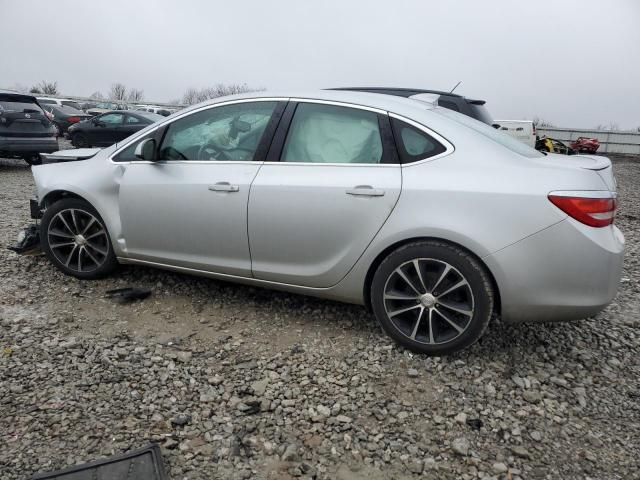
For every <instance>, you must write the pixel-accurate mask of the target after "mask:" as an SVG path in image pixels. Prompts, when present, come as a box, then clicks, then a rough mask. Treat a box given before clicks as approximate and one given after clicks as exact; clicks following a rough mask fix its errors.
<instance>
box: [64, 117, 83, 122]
mask: <svg viewBox="0 0 640 480" xmlns="http://www.w3.org/2000/svg"><path fill="white" fill-rule="evenodd" d="M67 121H68V122H69V123H78V122H79V121H80V117H69V118H67Z"/></svg>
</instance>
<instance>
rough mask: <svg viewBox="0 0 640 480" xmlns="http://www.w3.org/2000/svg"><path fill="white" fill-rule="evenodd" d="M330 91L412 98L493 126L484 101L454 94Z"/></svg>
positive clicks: (392, 89) (404, 90)
mask: <svg viewBox="0 0 640 480" xmlns="http://www.w3.org/2000/svg"><path fill="white" fill-rule="evenodd" d="M331 90H348V91H357V92H369V93H381V94H384V95H395V96H398V97H404V98H412V99H414V100H419V101H421V102H425V103H429V104H432V105H438V106H440V107H443V108H448V109H449V110H453V111H454V112H460V113H462V114H463V115H467V116H469V117H471V118H475V119H476V120H479V121H481V122H483V123H486V124H487V125H491V124H493V120H492V119H491V115H490V114H489V111H488V110H487V107H485V104H486V103H487V102H486V101H484V100H473V99H471V98H466V97H463V96H462V95H458V94H456V93H451V92H443V91H440V90H424V89H419V88H396V87H342V88H333V89H331Z"/></svg>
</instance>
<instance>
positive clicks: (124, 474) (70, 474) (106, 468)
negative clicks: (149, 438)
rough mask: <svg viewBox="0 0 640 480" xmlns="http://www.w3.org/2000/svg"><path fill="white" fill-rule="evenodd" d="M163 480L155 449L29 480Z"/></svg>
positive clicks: (109, 458) (164, 475)
mask: <svg viewBox="0 0 640 480" xmlns="http://www.w3.org/2000/svg"><path fill="white" fill-rule="evenodd" d="M45 479H48V480H94V479H109V480H167V474H166V473H165V470H164V463H163V461H162V455H161V454H160V448H159V447H158V446H157V445H149V446H148V447H144V448H141V449H139V450H134V451H131V452H128V453H125V454H123V455H114V456H112V457H107V458H104V459H102V460H98V461H95V462H91V463H85V464H83V465H76V466H75V467H70V468H66V469H64V470H58V471H57V472H49V473H38V474H36V475H34V476H33V477H31V480H45Z"/></svg>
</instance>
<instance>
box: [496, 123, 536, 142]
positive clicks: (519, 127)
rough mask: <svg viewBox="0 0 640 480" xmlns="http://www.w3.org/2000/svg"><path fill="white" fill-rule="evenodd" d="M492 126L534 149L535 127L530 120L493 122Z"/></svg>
mask: <svg viewBox="0 0 640 480" xmlns="http://www.w3.org/2000/svg"><path fill="white" fill-rule="evenodd" d="M492 125H493V127H494V128H496V129H498V130H500V131H501V132H502V133H506V134H507V135H511V136H512V137H513V138H515V139H516V140H520V141H521V142H522V143H524V144H525V145H529V146H530V147H531V148H535V147H536V126H535V125H534V124H533V122H532V121H531V120H494V121H493V124H492Z"/></svg>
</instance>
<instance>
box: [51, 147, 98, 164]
mask: <svg viewBox="0 0 640 480" xmlns="http://www.w3.org/2000/svg"><path fill="white" fill-rule="evenodd" d="M101 150H102V149H101V148H76V149H72V150H60V151H58V152H54V153H41V154H40V158H42V164H43V165H46V164H49V163H59V162H76V161H78V160H86V159H88V158H91V157H93V156H94V155H95V154H96V153H98V152H99V151H101Z"/></svg>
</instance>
